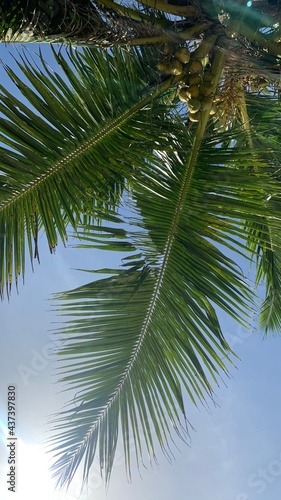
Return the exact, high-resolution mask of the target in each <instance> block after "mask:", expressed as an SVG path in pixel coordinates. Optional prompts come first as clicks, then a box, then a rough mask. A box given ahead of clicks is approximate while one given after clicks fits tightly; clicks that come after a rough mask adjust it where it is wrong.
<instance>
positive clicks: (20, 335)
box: [0, 44, 281, 500]
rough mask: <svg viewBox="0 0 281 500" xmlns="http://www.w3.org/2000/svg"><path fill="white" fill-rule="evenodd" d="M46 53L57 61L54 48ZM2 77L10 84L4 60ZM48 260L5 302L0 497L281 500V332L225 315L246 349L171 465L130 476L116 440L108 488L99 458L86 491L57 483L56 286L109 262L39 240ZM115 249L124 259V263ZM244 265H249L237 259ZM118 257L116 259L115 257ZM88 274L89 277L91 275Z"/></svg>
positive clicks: (6, 53) (7, 57) (0, 331)
mask: <svg viewBox="0 0 281 500" xmlns="http://www.w3.org/2000/svg"><path fill="white" fill-rule="evenodd" d="M11 54H12V55H15V48H14V47H13V46H6V47H5V46H4V45H2V44H0V58H1V59H2V60H3V61H4V62H5V63H9V64H13V62H12V58H11ZM44 54H45V56H46V58H47V60H48V62H50V63H51V61H52V57H51V53H50V51H49V49H48V47H44ZM0 79H1V83H3V84H5V85H9V83H8V81H7V80H6V77H5V73H4V70H3V68H1V67H0ZM40 254H41V264H40V265H39V264H38V263H35V269H34V273H33V272H32V270H31V269H29V268H28V266H27V270H26V278H25V284H24V285H20V286H19V293H18V294H17V293H16V292H15V290H14V292H13V294H12V297H11V300H10V302H9V303H8V302H7V301H6V300H5V301H3V302H2V303H0V307H1V312H0V318H1V319H0V322H1V323H0V335H1V351H0V498H1V500H10V499H14V498H15V500H37V499H38V498H40V500H47V499H48V500H49V499H53V500H62V499H66V500H75V499H80V500H86V499H91V500H92V499H95V500H119V499H120V498H122V499H124V500H131V499H132V498H134V500H143V498H145V499H146V500H158V499H159V500H160V499H161V500H172V499H174V498H177V499H180V500H183V499H187V500H189V499H190V500H256V499H262V500H280V494H281V493H280V492H281V439H280V421H281V418H280V415H281V398H280V390H279V383H278V382H279V380H280V378H281V363H280V352H281V338H280V337H278V336H275V337H273V336H272V337H270V338H268V339H266V340H264V339H263V336H262V334H261V333H259V332H257V331H256V330H255V329H254V330H253V332H249V331H246V330H245V329H243V328H242V327H240V326H237V324H235V323H234V322H233V321H232V320H230V319H227V318H226V316H225V315H221V322H222V323H221V324H222V330H223V332H224V334H225V336H226V338H227V340H228V341H229V343H230V345H231V346H232V347H233V348H234V350H235V351H236V353H237V354H238V355H239V357H240V360H237V365H236V368H234V367H233V368H232V369H231V370H230V372H231V378H230V379H228V380H227V381H226V385H224V384H221V387H220V388H218V389H217V391H216V403H217V406H216V407H215V406H213V405H212V406H210V408H209V410H208V411H207V410H206V409H205V408H195V407H194V406H193V405H192V404H191V402H190V401H189V400H188V399H187V398H186V412H187V416H188V418H189V421H190V422H191V424H192V426H193V427H194V430H193V429H190V442H189V443H188V445H185V444H184V443H182V442H178V443H177V444H178V449H175V450H174V457H175V458H174V461H173V462H172V463H171V464H170V463H169V462H167V460H166V459H165V457H164V456H162V455H161V453H159V455H158V460H159V464H158V466H153V468H151V467H150V465H149V464H147V468H146V469H145V468H144V469H141V470H140V473H141V476H140V473H139V471H138V470H137V468H136V467H135V468H134V470H133V474H132V483H131V484H130V483H128V481H127V478H126V474H125V469H124V459H123V454H122V448H121V447H120V448H118V450H117V456H116V464H115V466H114V469H113V473H112V479H111V482H110V485H109V489H108V491H107V492H106V491H105V487H104V483H103V481H102V479H101V478H100V475H99V469H98V466H97V464H95V463H94V465H93V468H92V473H91V474H90V479H89V484H88V488H87V489H86V490H84V491H83V492H82V493H81V492H80V486H81V476H80V475H79V474H78V476H77V477H76V478H75V479H74V481H73V483H72V485H71V487H70V488H69V491H68V492H58V491H55V489H54V482H53V481H52V479H51V476H50V473H49V471H48V467H49V455H48V454H47V453H46V448H45V447H44V440H45V438H46V436H47V432H48V430H49V427H48V422H49V418H50V415H51V414H53V413H56V412H58V411H60V410H61V408H62V405H63V403H64V402H65V401H66V400H67V396H66V395H65V394H60V393H59V390H60V388H59V386H58V385H57V384H56V376H55V373H54V372H55V366H54V362H53V359H52V357H51V355H50V352H51V350H52V349H53V347H54V339H53V337H52V335H51V331H52V330H53V329H54V328H55V326H56V322H57V321H58V318H57V317H56V315H55V313H54V311H53V310H52V308H51V302H50V298H51V296H52V293H54V292H58V291H62V290H68V289H70V288H73V287H75V286H78V285H80V284H82V283H84V282H86V281H87V276H85V274H84V273H81V272H79V271H75V270H74V268H78V267H81V262H83V266H82V267H84V268H89V269H91V268H93V267H94V268H97V267H98V266H99V265H100V266H101V267H106V266H107V265H108V264H109V263H108V261H107V258H106V257H107V256H106V254H105V255H104V253H102V252H96V253H95V254H93V253H92V251H89V250H81V249H79V250H78V249H73V248H70V247H68V248H63V247H62V245H59V246H58V248H57V250H56V253H55V254H54V255H50V253H49V251H48V249H47V245H45V241H44V237H42V238H41V241H40ZM117 262H118V261H117V257H116V263H117ZM239 264H243V263H242V262H239ZM110 265H112V262H111V263H110ZM89 279H90V278H89ZM10 385H14V386H15V387H16V420H17V427H16V437H17V444H16V457H17V464H16V493H12V492H10V491H8V484H7V473H8V458H9V457H8V455H9V453H8V447H7V444H8V441H7V429H6V427H7V388H8V386H10Z"/></svg>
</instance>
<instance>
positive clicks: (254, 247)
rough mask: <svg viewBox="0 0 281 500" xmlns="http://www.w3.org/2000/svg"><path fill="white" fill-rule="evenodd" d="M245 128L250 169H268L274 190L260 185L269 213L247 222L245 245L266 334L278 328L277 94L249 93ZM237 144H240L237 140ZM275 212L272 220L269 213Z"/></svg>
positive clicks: (280, 137)
mask: <svg viewBox="0 0 281 500" xmlns="http://www.w3.org/2000/svg"><path fill="white" fill-rule="evenodd" d="M247 108H248V114H249V125H250V128H249V131H250V133H251V142H252V148H255V149H256V152H255V151H253V154H254V155H255V157H256V159H257V158H259V161H255V162H254V168H255V170H256V172H257V173H262V172H263V171H264V170H265V169H267V168H270V170H271V177H272V180H273V182H275V183H276V189H270V188H269V186H266V185H264V205H265V206H266V207H267V212H268V214H269V216H268V217H266V214H264V217H263V218H262V219H261V221H260V222H252V223H251V224H249V225H248V227H247V231H248V242H247V248H248V251H249V254H250V256H251V258H252V259H254V260H255V262H256V284H257V285H259V284H260V283H263V282H264V283H265V285H266V290H265V298H264V301H263V303H262V305H261V309H260V319H259V326H260V328H261V329H262V330H263V331H264V332H265V334H267V333H268V332H269V331H274V332H276V331H280V327H281V307H280V306H281V253H280V252H281V246H280V243H281V241H280V227H279V217H278V213H279V214H280V213H281V212H280V210H281V198H280V188H279V186H280V181H281V176H280V162H281V147H280V144H281V142H280V141H281V134H280V120H281V106H280V102H279V100H278V97H277V95H274V94H272V95H271V96H270V97H269V96H265V95H251V96H250V97H249V99H248V104H247ZM237 147H238V148H239V147H240V144H239V143H237ZM272 213H274V214H277V216H276V219H275V218H274V217H273V216H272V215H271V214H272Z"/></svg>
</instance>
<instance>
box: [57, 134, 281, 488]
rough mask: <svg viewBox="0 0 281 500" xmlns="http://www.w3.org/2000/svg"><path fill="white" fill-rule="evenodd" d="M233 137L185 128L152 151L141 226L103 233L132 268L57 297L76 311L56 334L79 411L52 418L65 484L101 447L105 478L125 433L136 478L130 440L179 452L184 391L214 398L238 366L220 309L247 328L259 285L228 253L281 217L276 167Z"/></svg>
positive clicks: (137, 187) (141, 188) (64, 377)
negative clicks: (260, 161) (252, 230)
mask: <svg viewBox="0 0 281 500" xmlns="http://www.w3.org/2000/svg"><path fill="white" fill-rule="evenodd" d="M198 130H199V129H198ZM239 135H240V138H241V137H243V135H244V131H243V130H242V131H241V130H240V132H239V133H237V138H238V136H239ZM232 137H233V132H232V133H231V134H229V133H228V134H227V133H225V134H221V135H217V136H215V135H214V136H212V137H210V138H209V139H208V138H206V139H205V140H203V142H202V144H201V143H200V147H199V146H198V144H199V143H198V141H196V138H195V140H194V141H193V140H192V138H191V137H190V136H189V135H187V134H186V133H185V134H184V132H182V135H181V134H180V133H178V140H177V141H175V143H174V145H173V147H170V148H167V150H166V151H158V152H155V162H154V163H150V164H148V165H147V167H146V168H145V169H143V170H142V171H138V172H136V173H135V180H133V184H132V185H133V190H132V194H131V196H132V200H133V204H134V206H135V207H136V210H137V217H136V218H135V221H134V224H135V227H132V228H131V230H130V229H126V232H127V235H126V234H125V229H124V227H125V226H124V224H125V223H126V222H128V221H126V219H124V223H123V232H121V233H120V235H119V236H120V240H118V234H117V233H116V229H114V228H112V230H111V231H110V230H109V229H107V232H106V231H104V230H103V229H102V230H101V232H100V241H101V242H103V245H104V247H106V248H107V249H108V250H111V245H113V247H112V250H113V248H114V250H116V246H118V245H120V249H122V250H124V249H126V248H125V247H124V241H126V238H127V239H128V247H127V248H128V250H130V245H131V249H132V250H133V252H132V251H131V252H130V254H129V256H128V257H127V258H126V259H124V264H123V267H121V268H118V269H105V270H101V272H103V273H107V274H109V277H107V278H102V279H101V280H97V281H94V282H91V283H89V284H87V285H85V286H82V287H80V288H78V289H76V290H72V291H69V292H66V293H64V294H60V295H58V298H59V299H60V311H61V314H62V315H70V316H71V317H72V319H70V320H68V321H67V322H66V324H65V326H64V327H63V328H62V329H61V330H59V332H58V333H59V335H60V338H61V339H62V341H63V343H62V347H61V348H60V349H59V351H58V356H59V357H60V366H61V368H60V374H61V381H62V382H64V383H66V384H68V385H69V387H70V388H72V389H74V390H75V391H77V393H76V398H75V408H73V407H71V408H70V409H66V410H65V411H62V412H61V413H60V414H58V416H57V417H56V418H55V419H54V433H55V435H54V437H53V438H51V441H52V442H53V444H54V450H53V451H54V452H55V453H56V462H55V463H54V465H53V470H54V474H55V476H56V477H57V479H58V484H59V485H60V486H64V485H68V484H69V483H70V482H71V480H72V478H73V476H74V474H75V471H76V470H77V467H78V466H79V464H80V463H81V462H82V460H83V459H84V469H83V470H84V473H83V474H84V480H87V477H88V474H89V472H90V467H91V464H92V463H93V460H94V457H95V454H96V453H97V454H98V455H99V460H100V465H101V471H102V472H103V473H104V475H105V480H106V482H108V480H109V478H110V473H111V469H112V465H113V461H114V454H115V450H116V445H117V440H118V436H119V435H120V434H121V437H122V442H123V446H124V455H125V458H126V467H127V471H128V473H129V474H130V464H131V461H132V457H131V454H130V453H131V452H130V449H129V438H130V437H132V438H133V440H134V447H135V454H136V460H137V463H138V464H140V463H141V462H142V461H143V460H145V455H148V457H149V459H150V460H153V459H154V458H155V449H156V446H157V445H156V443H157V442H158V443H159V445H160V447H161V448H162V449H163V451H164V453H166V454H168V455H169V456H170V453H171V451H170V443H171V442H172V440H173V439H174V436H175V434H178V435H179V436H181V437H182V438H183V439H184V438H185V436H186V432H187V428H186V413H185V409H184V406H183V394H184V393H185V392H186V393H187V394H188V395H189V397H190V399H191V401H192V402H193V403H195V404H197V402H198V401H201V402H202V403H204V401H205V395H206V394H208V395H209V396H210V397H211V398H212V395H213V385H218V384H219V380H220V376H221V374H222V373H227V364H228V363H229V362H233V361H232V360H233V356H232V354H233V353H232V352H231V350H230V348H229V346H228V344H227V342H226V341H225V339H224V336H223V333H222V331H221V329H220V324H219V321H218V318H217V314H216V309H217V308H220V309H223V310H224V311H225V312H226V313H227V314H229V315H230V316H232V317H233V318H235V319H236V320H237V321H239V322H242V324H247V320H248V317H249V316H250V315H251V308H252V307H253V302H252V301H253V297H254V290H253V287H251V285H250V284H249V283H248V282H247V280H246V278H245V276H244V274H243V271H242V270H241V269H240V268H239V267H238V266H237V265H236V263H235V261H234V259H233V257H232V255H231V254H230V253H229V252H233V251H236V252H237V255H239V253H242V254H243V253H245V250H246V246H247V237H248V233H247V230H245V227H244V225H243V224H241V220H242V221H243V220H245V219H246V220H247V223H248V224H250V223H258V222H259V221H260V220H262V219H263V217H264V216H265V215H267V214H268V215H271V216H272V217H273V218H276V220H277V218H278V220H279V221H280V215H279V214H278V212H275V211H274V210H273V208H272V207H271V208H270V212H269V211H268V210H269V209H268V207H267V206H266V203H265V197H264V190H265V189H267V190H268V191H270V192H273V190H274V189H275V188H277V187H278V185H277V184H276V182H275V181H274V179H273V178H272V176H271V169H270V167H268V168H266V169H264V171H263V172H260V171H259V172H258V173H257V172H256V170H255V169H254V168H253V158H252V157H250V156H249V154H248V148H247V146H246V145H245V146H244V148H240V150H235V148H234V149H233V147H232V145H230V143H231V138H232ZM159 161H160V162H161V165H162V169H161V172H160V173H159ZM267 211H268V212H267ZM131 217H132V216H131ZM130 220H131V219H130ZM279 225H280V222H279ZM121 227H122V226H121ZM120 229H121V228H120ZM86 234H87V240H88V242H87V245H92V246H93V248H95V247H97V246H98V247H100V242H99V229H98V228H94V227H92V228H91V227H90V226H89V227H88V228H86ZM107 234H108V242H107V243H106V235H107ZM114 235H115V236H116V237H117V239H115V238H114ZM121 236H122V237H121ZM124 238H125V239H124ZM104 241H105V243H104ZM114 241H115V242H114ZM70 405H73V402H71V403H70ZM142 438H143V439H142Z"/></svg>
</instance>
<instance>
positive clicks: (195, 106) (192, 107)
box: [188, 97, 201, 113]
mask: <svg viewBox="0 0 281 500" xmlns="http://www.w3.org/2000/svg"><path fill="white" fill-rule="evenodd" d="M188 109H189V111H190V113H196V111H199V109H201V101H200V100H199V99H196V97H192V98H191V99H189V101H188Z"/></svg>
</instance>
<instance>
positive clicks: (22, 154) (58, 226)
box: [0, 49, 169, 295]
mask: <svg viewBox="0 0 281 500" xmlns="http://www.w3.org/2000/svg"><path fill="white" fill-rule="evenodd" d="M53 54H54V58H55V60H56V62H57V64H58V65H59V67H60V70H58V69H56V70H52V69H51V68H50V67H49V65H47V63H45V62H44V59H43V57H42V55H41V54H40V55H39V58H38V59H37V60H32V58H31V57H30V55H29V56H28V55H27V54H23V55H21V56H19V58H18V61H17V64H18V69H19V71H18V72H16V71H13V70H12V69H11V68H8V67H6V70H7V73H8V75H9V76H10V78H11V80H12V81H13V82H14V84H15V85H16V87H17V88H18V90H19V91H20V93H21V95H22V97H23V98H24V99H25V100H27V104H25V102H23V101H24V99H22V98H21V100H20V99H18V98H17V97H15V96H14V95H13V93H12V92H10V91H9V90H8V89H7V88H4V87H3V85H0V113H1V115H2V118H1V124H0V127H1V133H2V143H3V145H2V146H1V148H0V155H1V157H0V173H1V177H0V227H1V242H0V260H1V274H0V294H1V295H3V290H4V287H5V285H6V286H7V294H8V295H9V293H10V285H11V281H12V280H13V279H15V281H16V282H17V279H18V275H19V274H20V273H22V274H23V273H24V265H25V264H24V263H25V253H26V252H25V246H26V240H25V235H26V237H27V242H28V247H29V254H30V258H31V260H32V259H33V254H35V256H36V255H38V249H37V245H38V243H37V241H38V232H39V231H40V229H41V228H44V230H45V233H46V237H47V241H48V245H49V247H50V249H53V248H54V247H55V246H56V245H57V242H58V238H61V240H62V241H63V243H65V241H66V239H67V226H68V225H71V226H72V227H73V228H76V227H77V223H78V222H79V220H80V216H81V214H83V213H85V212H87V213H88V214H90V215H91V216H93V217H95V215H96V209H97V208H98V207H103V208H104V210H105V211H106V209H107V208H108V207H114V205H115V204H116V203H117V201H118V199H119V196H120V194H121V193H122V190H123V189H124V186H125V185H126V182H128V180H129V178H130V176H131V174H132V172H133V170H134V168H136V166H138V167H140V166H141V164H142V163H145V162H147V161H149V157H150V156H151V155H152V151H153V148H154V142H155V135H156V136H157V135H159V140H158V142H159V143H161V142H162V143H165V141H166V138H167V137H168V135H169V130H168V128H169V126H168V127H167V125H166V124H167V121H166V122H165V120H164V116H165V113H166V111H167V110H166V109H165V106H162V105H161V103H159V102H157V100H156V99H153V97H155V95H154V96H153V95H152V94H151V95H150V94H149V95H147V94H146V95H142V90H143V89H144V88H145V87H146V86H147V83H148V81H149V78H151V75H149V70H148V68H149V67H150V65H151V66H153V61H154V58H155V51H149V50H145V51H143V52H142V53H141V52H140V51H137V50H131V51H129V52H128V51H126V50H123V51H122V50H121V49H119V50H117V49H116V50H112V51H110V52H104V51H99V50H91V51H90V50H88V51H85V52H77V51H72V50H70V51H69V52H68V56H67V57H66V55H65V56H63V55H62V53H61V52H58V53H56V52H55V50H53ZM142 54H143V55H142ZM153 73H154V69H153V68H152V70H151V74H153ZM159 130H162V134H159ZM161 137H162V139H161ZM100 213H101V212H100ZM33 241H34V244H33Z"/></svg>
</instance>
